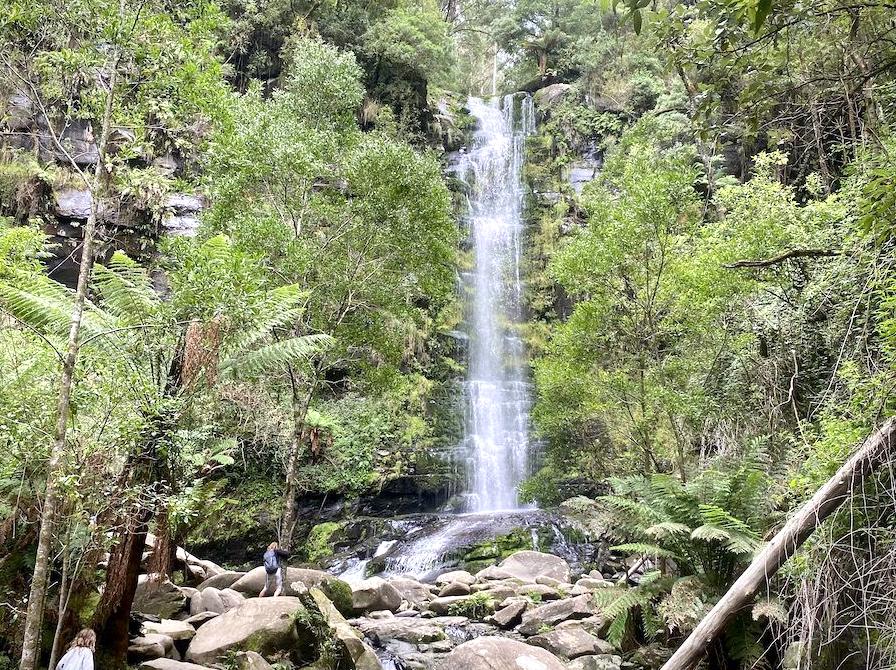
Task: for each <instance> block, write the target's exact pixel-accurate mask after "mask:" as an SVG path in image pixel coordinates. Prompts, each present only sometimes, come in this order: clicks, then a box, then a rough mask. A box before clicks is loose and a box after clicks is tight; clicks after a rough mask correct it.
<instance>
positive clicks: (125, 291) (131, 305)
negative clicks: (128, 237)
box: [94, 251, 161, 327]
mask: <svg viewBox="0 0 896 670" xmlns="http://www.w3.org/2000/svg"><path fill="white" fill-rule="evenodd" d="M94 283H95V284H96V288H97V291H98V293H99V295H100V298H101V304H102V308H103V309H104V310H106V311H107V312H109V313H111V314H113V315H114V316H115V317H116V318H117V319H118V320H119V322H120V323H121V325H122V326H123V327H127V326H133V325H138V324H141V323H146V322H147V321H149V320H150V319H151V316H152V314H153V313H154V312H155V311H156V310H157V308H158V306H159V304H160V302H161V301H160V300H159V296H158V295H157V294H156V292H155V291H154V290H153V288H152V282H151V279H150V277H149V274H148V273H147V272H146V270H145V269H144V268H142V267H140V265H139V264H138V263H137V262H136V261H135V260H133V259H131V258H129V257H128V256H126V255H125V254H123V253H121V252H120V251H116V252H115V253H114V254H113V255H112V258H110V259H109V262H108V264H106V265H99V264H97V266H96V268H95V269H94Z"/></svg>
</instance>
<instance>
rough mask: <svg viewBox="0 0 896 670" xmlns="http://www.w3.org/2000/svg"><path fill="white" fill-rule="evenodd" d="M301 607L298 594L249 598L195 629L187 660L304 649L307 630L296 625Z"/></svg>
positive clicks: (307, 644) (212, 660)
mask: <svg viewBox="0 0 896 670" xmlns="http://www.w3.org/2000/svg"><path fill="white" fill-rule="evenodd" d="M304 612H305V608H304V607H303V606H302V602H301V601H300V600H299V599H298V598H293V597H287V596H280V597H278V598H250V599H248V600H246V601H245V602H243V603H242V604H241V605H240V606H239V607H236V608H234V609H232V610H230V611H229V612H226V613H224V614H222V615H221V616H218V617H215V618H214V619H212V620H211V621H209V622H208V623H206V624H205V625H204V626H202V628H200V629H199V630H197V631H196V636H195V637H194V638H193V641H192V642H190V646H189V648H188V649H187V660H188V661H192V662H194V663H199V664H201V665H207V664H210V663H216V662H220V661H221V660H222V659H223V658H224V656H225V655H226V654H227V652H228V651H230V650H234V651H257V652H259V653H261V654H266V653H273V652H277V651H284V650H297V651H302V650H304V651H308V650H309V648H310V644H311V641H312V640H311V637H310V635H309V631H308V630H307V629H305V628H304V627H301V628H300V627H299V626H297V617H298V616H301V615H302V614H304Z"/></svg>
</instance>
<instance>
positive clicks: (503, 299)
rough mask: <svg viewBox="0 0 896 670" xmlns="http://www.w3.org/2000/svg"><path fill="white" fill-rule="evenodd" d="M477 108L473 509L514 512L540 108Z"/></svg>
mask: <svg viewBox="0 0 896 670" xmlns="http://www.w3.org/2000/svg"><path fill="white" fill-rule="evenodd" d="M515 101H516V96H506V97H505V98H503V100H493V101H490V102H484V101H482V100H479V99H476V98H472V99H470V101H469V109H470V112H471V114H472V115H473V116H474V117H476V119H477V121H478V127H477V131H476V135H475V138H474V142H473V146H472V147H471V149H470V151H468V152H467V153H466V154H465V155H464V158H463V161H462V163H461V165H460V169H459V171H458V172H459V175H460V176H461V178H462V179H464V180H465V181H466V183H467V185H468V186H469V187H470V197H469V203H470V233H471V236H472V240H473V249H474V253H475V266H474V270H473V271H472V272H471V273H469V274H468V275H467V277H466V281H467V282H468V286H467V295H469V296H470V298H471V301H470V303H471V304H469V305H468V315H467V323H468V324H469V330H470V332H469V333H468V335H469V337H470V358H469V372H468V380H467V383H466V397H467V417H466V419H467V421H466V427H467V430H466V433H467V438H466V439H467V443H468V444H467V447H468V450H469V453H470V454H471V460H472V467H471V468H469V473H470V487H469V489H470V493H471V494H472V495H471V497H470V503H469V507H470V508H471V510H472V511H478V512H492V511H498V510H508V509H515V508H516V507H518V504H519V501H518V497H517V486H518V485H519V483H520V482H521V481H522V480H523V478H524V477H525V476H526V474H527V472H526V468H527V463H528V457H529V405H530V397H529V384H528V380H527V375H526V358H525V351H524V348H523V343H522V339H521V338H520V336H519V332H518V330H519V326H520V324H521V322H522V316H523V315H522V278H521V273H520V265H521V260H522V234H523V202H524V196H525V192H524V188H523V179H522V177H523V158H524V155H525V142H526V136H527V135H529V134H530V133H531V132H532V131H533V130H534V126H535V113H534V108H533V104H532V99H531V98H530V97H529V96H525V97H523V98H522V101H521V105H520V112H519V115H517V106H516V104H515Z"/></svg>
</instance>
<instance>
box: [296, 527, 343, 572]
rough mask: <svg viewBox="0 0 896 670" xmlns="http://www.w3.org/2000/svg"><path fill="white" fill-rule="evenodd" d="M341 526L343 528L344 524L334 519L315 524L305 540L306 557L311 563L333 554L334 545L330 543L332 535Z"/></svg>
mask: <svg viewBox="0 0 896 670" xmlns="http://www.w3.org/2000/svg"><path fill="white" fill-rule="evenodd" d="M340 528H342V525H341V524H339V523H336V522H334V521H327V522H324V523H319V524H317V525H316V526H314V527H313V528H312V529H311V532H310V533H308V537H307V539H306V540H305V558H306V559H307V560H308V561H310V562H311V563H318V562H319V561H321V560H322V559H324V558H327V557H328V556H330V555H332V553H333V546H332V544H331V543H330V537H331V536H332V535H333V533H335V532H337V531H338V530H339V529H340Z"/></svg>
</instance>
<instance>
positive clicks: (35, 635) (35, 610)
mask: <svg viewBox="0 0 896 670" xmlns="http://www.w3.org/2000/svg"><path fill="white" fill-rule="evenodd" d="M117 75H118V56H117V55H116V56H115V57H113V59H112V68H111V74H110V77H109V92H108V94H107V95H106V106H105V109H104V111H103V118H102V121H101V126H100V128H101V130H100V139H99V143H98V144H97V156H98V157H97V162H96V168H95V169H94V173H93V183H92V184H90V192H91V196H92V201H91V205H90V216H88V218H87V223H86V225H85V226H84V239H83V242H82V246H81V267H80V270H79V271H78V286H77V289H76V291H75V303H74V306H73V307H72V316H71V327H70V328H69V334H68V346H67V349H66V354H65V359H64V360H63V364H62V375H61V378H60V380H59V395H58V398H57V401H56V428H55V431H54V434H53V445H52V447H51V449H50V459H49V461H48V463H47V486H46V491H45V492H44V502H43V506H42V508H41V519H40V533H39V534H38V539H37V553H36V555H35V558H34V574H33V576H32V578H31V590H30V592H29V595H28V609H27V612H26V615H25V635H24V638H23V640H22V659H21V661H20V662H19V669H20V670H35V668H36V667H37V665H38V662H39V660H40V638H41V627H42V623H43V611H44V604H45V601H46V597H47V582H48V579H49V572H50V550H51V545H52V542H53V526H54V524H55V522H56V512H57V508H58V505H59V491H58V486H59V474H60V469H61V467H62V463H63V460H64V458H65V439H66V435H67V432H68V419H69V413H70V410H71V396H72V387H73V383H74V376H75V364H76V363H77V361H78V351H79V349H80V336H81V319H82V317H83V314H84V305H85V303H86V301H87V288H88V285H89V284H90V276H91V271H92V269H93V257H94V243H95V239H96V225H97V218H98V216H99V211H100V201H101V199H102V196H103V195H104V193H105V191H106V188H105V186H106V182H107V181H108V175H107V173H106V169H105V159H106V146H107V144H108V142H109V132H110V130H111V127H112V103H113V100H114V95H115V83H116V79H117ZM47 121H48V122H49V121H50V120H49V119H47Z"/></svg>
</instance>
